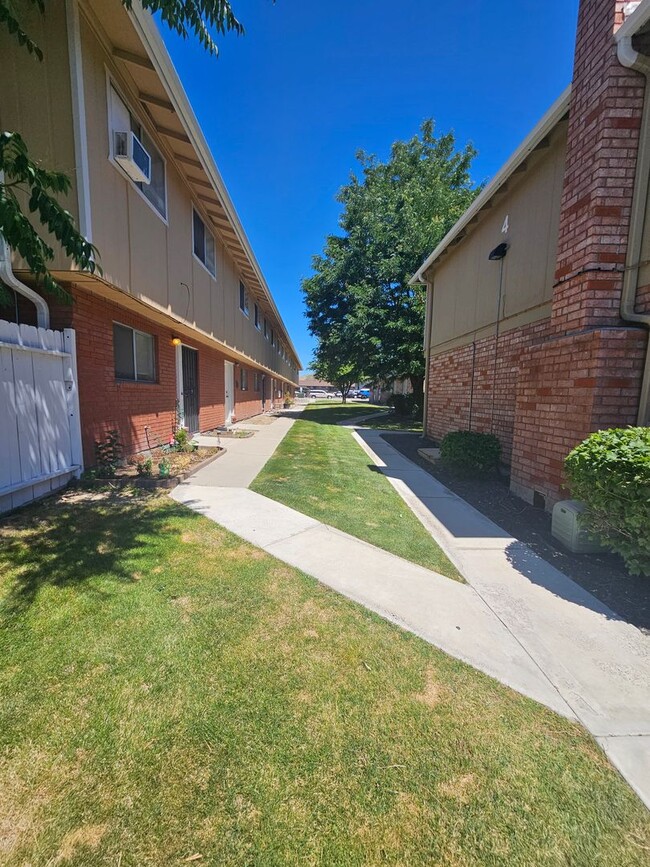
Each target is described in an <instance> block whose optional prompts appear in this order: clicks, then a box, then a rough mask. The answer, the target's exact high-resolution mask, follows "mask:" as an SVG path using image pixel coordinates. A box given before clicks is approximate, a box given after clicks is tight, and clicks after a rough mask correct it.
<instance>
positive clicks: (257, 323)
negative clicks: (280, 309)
mask: <svg viewBox="0 0 650 867" xmlns="http://www.w3.org/2000/svg"><path fill="white" fill-rule="evenodd" d="M255 328H257V330H258V331H259V330H260V308H259V307H258V306H257V304H256V305H255Z"/></svg>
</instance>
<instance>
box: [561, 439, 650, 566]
mask: <svg viewBox="0 0 650 867" xmlns="http://www.w3.org/2000/svg"><path fill="white" fill-rule="evenodd" d="M564 468H565V471H566V476H567V479H568V481H569V485H570V487H571V493H572V495H573V496H574V497H575V498H576V499H577V500H580V501H581V502H582V503H584V505H585V511H584V513H583V515H582V518H581V522H582V525H583V527H584V528H585V529H586V530H587V531H588V532H589V533H592V534H593V535H595V536H598V538H599V539H600V541H601V543H602V544H603V545H605V546H606V547H608V548H610V549H611V550H612V551H615V552H616V553H617V554H620V555H621V557H622V558H623V560H624V561H625V565H626V566H627V568H628V570H629V571H630V572H631V573H632V574H633V575H646V576H650V428H647V427H630V428H614V429H612V430H601V431H597V432H596V433H593V434H591V436H588V437H587V439H586V440H584V441H583V442H581V443H580V445H577V446H576V447H575V448H574V449H573V451H572V452H570V454H569V455H568V457H567V458H566V460H565V462H564Z"/></svg>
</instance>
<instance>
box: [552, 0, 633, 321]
mask: <svg viewBox="0 0 650 867" xmlns="http://www.w3.org/2000/svg"><path fill="white" fill-rule="evenodd" d="M624 5H625V4H624V2H621V0H582V2H581V4H580V13H579V17H578V36H577V41H576V52H575V62H574V76H573V87H572V93H571V113H570V119H569V129H568V142H567V156H566V168H565V175H564V186H563V194H562V208H561V215H560V227H559V240H558V253H557V267H556V275H555V277H556V281H557V285H556V289H555V293H554V297H553V317H554V320H555V322H554V327H555V329H556V330H557V331H572V330H576V329H581V328H585V327H598V326H601V325H617V324H619V323H620V318H619V311H618V308H619V302H620V293H621V287H622V271H623V268H624V266H625V256H626V251H627V236H628V232H629V220H630V212H631V204H632V192H633V187H634V176H635V171H636V155H637V149H638V143H639V129H640V126H641V116H642V112H643V97H644V87H645V80H644V77H643V76H642V75H641V74H640V73H638V72H635V71H634V70H631V69H627V68H626V67H624V66H622V65H621V64H620V63H619V61H618V57H617V53H616V43H615V40H614V32H615V30H616V28H617V26H618V25H620V23H621V22H622V20H623V6H624Z"/></svg>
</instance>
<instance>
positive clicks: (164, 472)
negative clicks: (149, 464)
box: [158, 458, 172, 479]
mask: <svg viewBox="0 0 650 867" xmlns="http://www.w3.org/2000/svg"><path fill="white" fill-rule="evenodd" d="M171 470H172V465H171V463H170V462H169V461H168V460H167V458H163V459H162V461H161V462H160V463H159V464H158V474H159V475H160V478H161V479H167V478H169V475H170V473H171Z"/></svg>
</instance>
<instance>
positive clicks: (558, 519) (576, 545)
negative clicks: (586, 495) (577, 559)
mask: <svg viewBox="0 0 650 867" xmlns="http://www.w3.org/2000/svg"><path fill="white" fill-rule="evenodd" d="M582 512H584V505H583V504H582V503H580V502H578V500H561V501H560V502H559V503H556V504H555V505H554V506H553V517H552V521H551V534H552V536H553V538H554V539H557V540H558V542H561V543H562V544H563V545H564V547H565V548H568V549H569V551H571V552H572V553H573V554H600V553H602V552H603V551H604V550H605V549H604V548H603V547H602V545H600V544H599V543H598V542H594V541H592V540H591V539H590V538H589V534H588V533H587V532H586V531H585V530H583V529H582V527H581V526H580V524H579V522H578V517H579V515H580V514H581V513H582Z"/></svg>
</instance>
